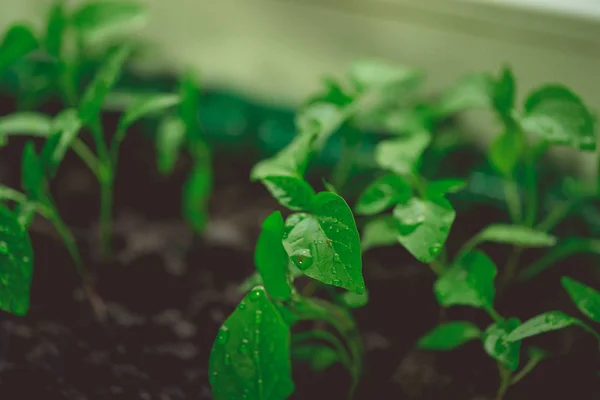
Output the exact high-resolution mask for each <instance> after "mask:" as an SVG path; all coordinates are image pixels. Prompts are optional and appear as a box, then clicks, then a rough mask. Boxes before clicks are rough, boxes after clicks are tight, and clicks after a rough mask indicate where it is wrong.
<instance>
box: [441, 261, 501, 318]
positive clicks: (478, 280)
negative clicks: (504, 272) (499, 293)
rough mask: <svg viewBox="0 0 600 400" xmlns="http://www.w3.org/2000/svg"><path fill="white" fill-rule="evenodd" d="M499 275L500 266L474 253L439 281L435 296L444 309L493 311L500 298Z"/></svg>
mask: <svg viewBox="0 0 600 400" xmlns="http://www.w3.org/2000/svg"><path fill="white" fill-rule="evenodd" d="M496 274H497V268H496V265H495V264H494V262H493V261H492V260H491V259H490V258H489V257H488V256H487V255H485V253H483V252H480V251H474V252H471V253H469V254H468V255H467V256H465V257H463V258H462V259H461V260H460V263H459V264H457V265H455V266H454V267H452V268H451V269H449V270H448V271H447V272H445V273H444V274H443V275H442V276H441V277H439V278H438V280H437V281H436V282H435V285H434V291H435V295H436V297H437V299H438V302H439V303H440V304H441V305H442V306H444V307H450V306H454V305H466V306H472V307H483V308H485V307H491V306H492V305H493V303H494V297H495V294H496V289H495V287H494V279H495V278H496Z"/></svg>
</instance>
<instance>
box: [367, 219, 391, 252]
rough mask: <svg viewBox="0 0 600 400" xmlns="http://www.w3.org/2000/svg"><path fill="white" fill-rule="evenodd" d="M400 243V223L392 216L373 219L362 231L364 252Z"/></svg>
mask: <svg viewBox="0 0 600 400" xmlns="http://www.w3.org/2000/svg"><path fill="white" fill-rule="evenodd" d="M397 243H398V222H397V221H396V219H395V218H394V217H393V216H391V215H384V216H380V217H376V218H373V219H372V220H370V221H369V222H367V223H366V224H365V226H364V227H363V229H362V235H361V241H360V245H361V248H362V251H367V250H369V249H372V248H375V247H387V246H391V245H394V244H397Z"/></svg>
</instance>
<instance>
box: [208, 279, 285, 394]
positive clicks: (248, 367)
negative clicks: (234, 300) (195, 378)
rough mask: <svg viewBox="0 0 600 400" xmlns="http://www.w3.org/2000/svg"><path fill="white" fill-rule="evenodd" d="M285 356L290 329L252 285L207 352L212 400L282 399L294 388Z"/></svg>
mask: <svg viewBox="0 0 600 400" xmlns="http://www.w3.org/2000/svg"><path fill="white" fill-rule="evenodd" d="M290 359H291V351H290V328H289V326H288V325H287V324H286V323H285V322H284V320H283V319H282V318H281V315H280V313H279V311H278V310H277V308H276V307H275V305H274V304H273V303H272V302H271V300H270V299H269V298H268V296H267V293H266V291H265V289H264V288H262V287H260V286H259V287H256V288H254V289H253V290H252V291H251V292H250V293H249V294H248V295H247V296H246V297H245V298H244V299H243V300H242V301H241V302H240V304H239V305H238V307H237V308H236V310H235V311H234V312H233V313H232V314H231V315H230V316H229V317H228V318H227V320H226V321H225V322H224V323H223V325H222V326H221V329H220V330H219V334H218V335H217V338H216V340H215V343H214V345H213V348H212V351H211V353H210V359H209V366H208V370H209V381H210V385H211V388H212V392H213V397H214V399H215V400H239V399H240V398H241V397H243V396H245V397H246V398H248V399H253V400H285V399H287V398H288V397H289V396H290V395H291V394H292V392H293V391H294V383H293V381H292V367H291V362H290ZM242 394H243V395H242Z"/></svg>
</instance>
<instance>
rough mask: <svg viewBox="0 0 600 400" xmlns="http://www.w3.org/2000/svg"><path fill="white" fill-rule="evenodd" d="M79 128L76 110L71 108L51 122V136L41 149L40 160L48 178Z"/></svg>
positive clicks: (53, 172) (80, 125) (60, 161)
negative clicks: (43, 164)
mask: <svg viewBox="0 0 600 400" xmlns="http://www.w3.org/2000/svg"><path fill="white" fill-rule="evenodd" d="M81 128H82V124H81V121H80V120H79V116H78V114H77V110H75V109H73V108H68V109H66V110H63V111H62V112H61V113H60V114H58V115H57V116H56V117H55V118H54V121H52V134H51V135H50V136H49V137H48V140H46V143H44V147H43V148H42V158H43V160H44V163H45V165H46V168H47V170H48V172H49V173H50V176H54V174H55V173H56V170H57V169H58V167H59V165H60V164H61V163H62V160H63V159H64V157H65V154H66V153H67V150H68V149H69V148H70V147H71V144H72V143H73V141H74V140H75V138H77V135H78V134H79V131H80V130H81Z"/></svg>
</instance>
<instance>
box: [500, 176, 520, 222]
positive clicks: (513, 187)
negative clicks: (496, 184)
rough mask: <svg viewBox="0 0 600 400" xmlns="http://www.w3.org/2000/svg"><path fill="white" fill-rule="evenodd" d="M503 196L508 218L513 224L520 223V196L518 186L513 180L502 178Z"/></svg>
mask: <svg viewBox="0 0 600 400" xmlns="http://www.w3.org/2000/svg"><path fill="white" fill-rule="evenodd" d="M504 196H505V198H506V205H507V207H508V212H509V214H510V219H511V220H512V222H513V223H515V224H518V223H520V222H521V219H522V218H523V215H522V212H521V196H520V194H519V188H518V187H517V184H516V182H515V181H514V180H506V179H505V180H504Z"/></svg>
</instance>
